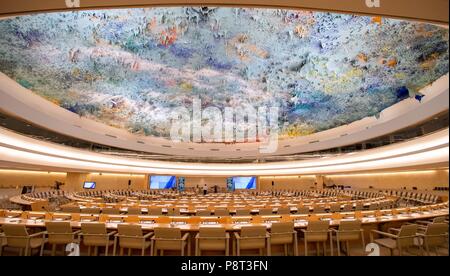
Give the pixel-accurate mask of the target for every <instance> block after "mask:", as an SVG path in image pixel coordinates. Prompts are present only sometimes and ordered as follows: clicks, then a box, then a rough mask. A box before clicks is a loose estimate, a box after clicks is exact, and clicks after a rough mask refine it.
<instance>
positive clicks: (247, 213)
mask: <svg viewBox="0 0 450 276" xmlns="http://www.w3.org/2000/svg"><path fill="white" fill-rule="evenodd" d="M236 216H250V210H249V209H237V210H236Z"/></svg>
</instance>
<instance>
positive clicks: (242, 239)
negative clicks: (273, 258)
mask: <svg viewBox="0 0 450 276" xmlns="http://www.w3.org/2000/svg"><path fill="white" fill-rule="evenodd" d="M234 236H235V239H236V243H235V244H233V246H235V249H236V250H235V252H236V255H237V256H240V255H241V250H247V249H258V250H259V254H260V255H263V252H264V249H265V250H266V252H267V255H268V256H270V235H269V233H267V229H266V227H265V226H243V227H242V228H241V232H240V234H239V233H236V232H235V233H234ZM233 251H234V250H233Z"/></svg>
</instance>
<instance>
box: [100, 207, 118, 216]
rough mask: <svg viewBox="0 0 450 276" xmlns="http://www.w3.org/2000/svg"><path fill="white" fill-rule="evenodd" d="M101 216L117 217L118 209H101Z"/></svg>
mask: <svg viewBox="0 0 450 276" xmlns="http://www.w3.org/2000/svg"><path fill="white" fill-rule="evenodd" d="M102 214H105V215H119V214H120V210H119V209H118V208H103V209H102Z"/></svg>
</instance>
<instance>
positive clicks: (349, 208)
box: [342, 204, 353, 212]
mask: <svg viewBox="0 0 450 276" xmlns="http://www.w3.org/2000/svg"><path fill="white" fill-rule="evenodd" d="M351 211H353V204H345V205H344V207H343V209H342V212H351Z"/></svg>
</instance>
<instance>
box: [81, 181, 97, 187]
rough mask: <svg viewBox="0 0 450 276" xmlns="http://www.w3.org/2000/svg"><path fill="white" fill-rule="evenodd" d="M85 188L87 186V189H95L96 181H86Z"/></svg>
mask: <svg viewBox="0 0 450 276" xmlns="http://www.w3.org/2000/svg"><path fill="white" fill-rule="evenodd" d="M83 188H85V189H95V182H89V181H86V182H84V184H83Z"/></svg>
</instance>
